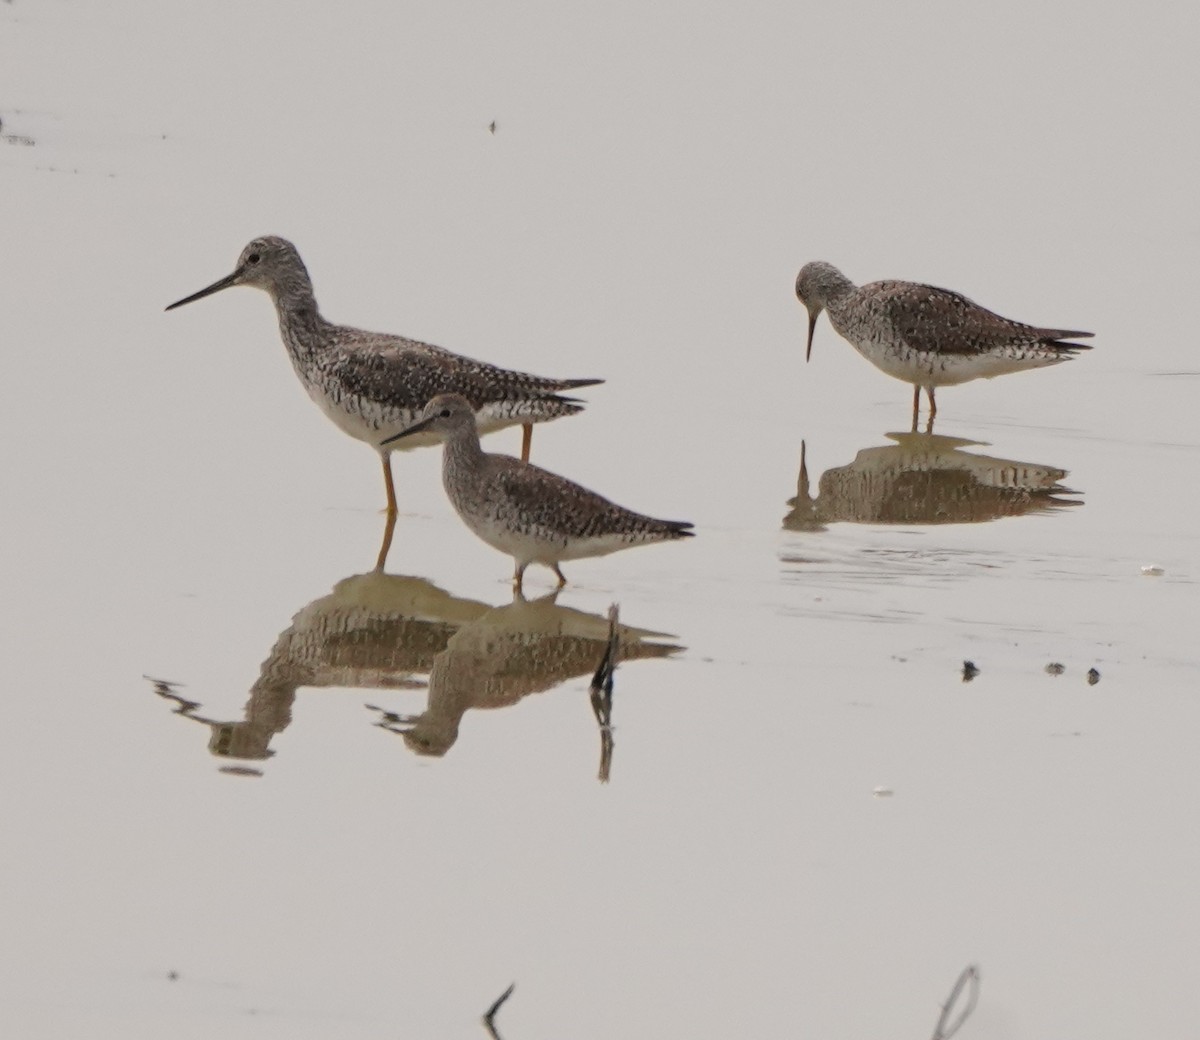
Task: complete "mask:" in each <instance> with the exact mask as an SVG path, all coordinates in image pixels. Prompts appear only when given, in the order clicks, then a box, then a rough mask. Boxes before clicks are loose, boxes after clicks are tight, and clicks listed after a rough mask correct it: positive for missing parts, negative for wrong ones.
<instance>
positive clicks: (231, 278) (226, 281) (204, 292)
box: [166, 267, 244, 311]
mask: <svg viewBox="0 0 1200 1040" xmlns="http://www.w3.org/2000/svg"><path fill="white" fill-rule="evenodd" d="M243 273H244V272H243V270H242V268H240V267H239V268H238V269H237V270H236V271H234V272H233V274H229V275H226V276H225V277H224V278H222V279H221V280H220V281H218V282H213V283H212V285H210V286H208V287H207V288H204V289H201V290H200V291H199V292H196V293H192V295H191V296H185V297H184V298H183V299H182V300H176V301H175V302H174V303H173V304H171V306H169V307H167V308H166V310H169V311H173V310H174V309H175V308H176V307H182V306H183V305H184V304H185V303H194V302H195V301H196V300H202V299H204V297H206V296H211V295H212V294H213V293H215V292H220V291H221V290H222V289H228V288H229V287H230V286H231V285H237V283H238V279H239V278H241V277H242V274H243Z"/></svg>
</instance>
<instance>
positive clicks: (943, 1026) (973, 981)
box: [933, 964, 979, 1040]
mask: <svg viewBox="0 0 1200 1040" xmlns="http://www.w3.org/2000/svg"><path fill="white" fill-rule="evenodd" d="M968 985H969V986H970V988H969V990H968V991H967V1002H966V1006H964V1007H963V1009H962V1013H961V1014H960V1015H959V1016H958V1017H957V1018H956V1019H954V1021H953V1022H951V1021H950V1014H951V1012H952V1011H953V1010H954V1005H955V1004H957V1003H958V998H959V997H960V996H961V995H962V991H963V987H964V986H968ZM978 1001H979V966H978V965H977V964H968V965H967V966H966V967H965V968H963V970H962V973H961V974H960V975H959V976H958V981H957V982H955V983H954V988H953V989H952V990H950V996H948V997H947V998H946V1003H945V1004H943V1005H942V1013H941V1015H940V1016H938V1020H937V1025H935V1026H934V1027H933V1040H950V1038H951V1037H952V1036H953V1035H954V1034H955V1033H957V1032H958V1031H959V1029H961V1028H962V1024H963V1023H964V1022H965V1021H966V1020H967V1018H968V1017H969V1016H970V1014H971V1012H972V1011H974V1010H975V1005H976V1003H978Z"/></svg>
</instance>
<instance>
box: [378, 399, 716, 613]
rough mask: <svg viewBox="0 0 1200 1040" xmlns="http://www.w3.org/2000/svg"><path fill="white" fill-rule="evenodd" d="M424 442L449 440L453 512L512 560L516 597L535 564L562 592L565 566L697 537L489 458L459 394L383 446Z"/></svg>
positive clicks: (446, 466) (447, 478) (527, 467)
mask: <svg viewBox="0 0 1200 1040" xmlns="http://www.w3.org/2000/svg"><path fill="white" fill-rule="evenodd" d="M422 434H436V435H437V436H439V437H441V438H443V439H444V441H445V446H444V447H443V449H442V483H443V484H444V485H445V488H446V494H447V496H448V497H449V499H450V504H451V505H453V506H454V509H455V511H456V512H457V513H458V515H459V516H460V517H461V518H462V521H463V523H465V524H466V525H467V527H469V528H470V529H471V530H472V531H473V532H474V533H475V534H476V535H478V536H479V537H480V538H481V539H483V541H485V542H487V544H488V545H490V546H491V547H492V548H493V549H498V550H500V552H502V553H507V554H508V555H509V556H511V557H512V558H513V562H514V564H515V565H516V570H515V572H514V574H513V584H514V585H515V586H516V588H517V589H518V590H519V589H520V588H521V583H522V579H523V578H524V576H525V568H526V567H528V566H529V565H530V564H531V563H540V564H543V565H545V566H546V567H549V568H550V569H551V570H553V571H554V573H555V575H556V576H557V577H558V585H559V588H561V587H562V586H563V585H565V584H566V583H567V579H566V578H565V577H563V572H562V570H561V569H560V568H559V564H560V563H561V562H562V561H563V560H578V559H583V558H584V557H588V556H606V555H608V554H609V553H611V552H616V551H617V550H618V549H628V548H632V547H633V546H635V545H647V544H649V543H651V542H666V541H671V540H672V539H675V538H690V537H691V535H692V532H691V530H689V528H691V526H692V525H691V524H690V523H687V522H686V521H682V520H655V519H653V518H652V517H649V516H643V515H642V514H641V513H634V512H632V511H630V510H628V509H625V508H623V507H621V506H618V505H616V504H614V503H612V502H610V501H609V500H608V499H607V498H602V497H601V496H600V495H597V494H596V493H595V492H594V491H589V490H588V489H587V488H585V487H580V486H579V485H578V484H575V483H572V482H571V481H569V480H567V479H566V478H565V477H560V476H557V475H556V474H554V473H549V472H547V471H546V470H544V469H540V468H539V467H537V466H534V465H531V464H530V463H528V462H521V461H518V460H517V459H514V458H511V457H510V456H508V455H490V454H488V453H487V452H485V451H484V450H483V448H482V447H481V446H480V443H479V431H478V430H477V429H476V426H475V423H474V422H473V413H472V410H471V405H470V404H469V403H468V402H467V400H466V399H465V398H463V397H462V396H460V395H459V394H441V395H439V396H437V397H435V398H434V399H433V400H432V401H430V402H429V404H428V405H427V406H426V408H425V412H424V414H423V415H422V417H421V418H420V420H419V421H417V422H416V423H415V424H413V425H412V426H410V427H409V428H408V429H407V430H404V431H402V432H400V433H397V434H395V435H394V436H392V437H389V438H387V440H386V441H385V442H384V443H385V444H390V443H392V442H394V441H397V440H401V439H403V438H406V437H411V436H420V435H422Z"/></svg>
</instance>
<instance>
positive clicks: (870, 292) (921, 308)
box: [796, 260, 1091, 428]
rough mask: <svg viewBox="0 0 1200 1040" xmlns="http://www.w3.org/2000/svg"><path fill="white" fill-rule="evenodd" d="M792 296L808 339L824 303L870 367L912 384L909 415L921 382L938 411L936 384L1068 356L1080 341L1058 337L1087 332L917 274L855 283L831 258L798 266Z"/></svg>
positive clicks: (932, 413)
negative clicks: (999, 309) (1012, 313)
mask: <svg viewBox="0 0 1200 1040" xmlns="http://www.w3.org/2000/svg"><path fill="white" fill-rule="evenodd" d="M796 296H797V298H798V299H799V300H800V302H801V303H802V304H804V306H805V307H806V308H807V310H808V347H807V350H806V352H805V355H804V357H805V360H806V361H807V360H808V359H809V358H810V357H811V356H812V341H813V330H814V329H815V328H816V326H817V318H818V317H819V316H820V313H821V311H822V310H825V311H828V312H829V321H830V323H831V324H832V325H833V327H834V329H835V330H836V331H837V333H838V334H839V335H840V336H841V337H842V338H843V339H846V340H849V341H850V343H851V345H852V346H853V347H854V349H855V350H857V351H858V352H859V353H860V354H861V355H862V356H863V357H865V358H866V359H867V360H868V361H870V362H871V364H873V365H874V366H875V367H876V368H878V369H880V370H881V371H883V372H886V373H887V374H888V375H889V376H895V377H896V378H897V379H900V380H903V381H904V382H905V383H912V384H913V423H914V428H915V424H916V421H917V410H918V408H919V407H920V401H921V387H924V388H925V393H926V394H927V395H928V397H929V418H930V421H932V420H933V417H934V416H935V415H937V402H936V401H934V398H933V390H934V387H938V386H953V385H955V384H956V383H965V382H967V381H968V380H971V379H980V378H983V379H991V378H992V377H993V376H1001V375H1004V374H1005V373H1006V372H1021V371H1023V370H1024V369H1027V368H1043V367H1045V366H1046V365H1057V364H1058V363H1059V362H1061V361H1068V360H1070V359H1071V358H1072V357H1073V356H1074V355H1075V354H1076V353H1077V352H1078V351H1080V350H1090V349H1091V347H1090V346H1088V345H1087V344H1085V343H1064V342H1062V341H1063V340H1069V339H1078V338H1079V337H1081V336H1090V335H1091V333H1090V332H1073V331H1071V330H1069V329H1045V328H1039V327H1037V326H1033V325H1023V324H1021V322H1019V321H1010V320H1009V319H1008V318H1002V317H1000V315H998V314H994V313H992V312H991V311H989V310H986V309H985V308H983V307H980V306H979V304H977V303H972V302H971V301H970V300H968V299H967V298H966V297H965V296H961V295H959V294H958V293H956V292H951V291H950V290H949V289H937V288H935V287H934V286H932V285H920V284H919V283H917V282H891V281H889V282H871V283H870V284H869V285H863V286H856V285H855V284H854V283H853V282H851V281H850V279H848V278H847V277H846V276H845V275H844V274H842V272H841V271H839V270H838V269H837V268H836V267H834V266H833V265H832V264H827V263H825V262H824V261H822V260H816V261H814V262H813V263H811V264H805V265H804V266H803V267H802V268H800V274H799V275H798V276H797V277H796Z"/></svg>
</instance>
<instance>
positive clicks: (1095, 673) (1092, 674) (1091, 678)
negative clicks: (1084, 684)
mask: <svg viewBox="0 0 1200 1040" xmlns="http://www.w3.org/2000/svg"><path fill="white" fill-rule="evenodd" d="M1087 679H1088V685H1089V686H1095V685H1096V683H1098V682H1099V681H1100V670H1099V669H1098V668H1089V669H1088V676H1087Z"/></svg>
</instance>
